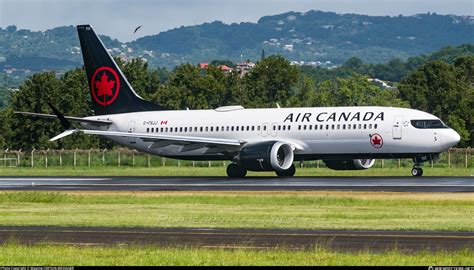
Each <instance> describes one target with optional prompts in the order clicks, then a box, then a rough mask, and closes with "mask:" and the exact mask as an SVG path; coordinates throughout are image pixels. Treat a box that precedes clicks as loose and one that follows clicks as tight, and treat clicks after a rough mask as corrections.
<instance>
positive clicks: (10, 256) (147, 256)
mask: <svg viewBox="0 0 474 270" xmlns="http://www.w3.org/2000/svg"><path fill="white" fill-rule="evenodd" d="M473 258H474V253H473V252H472V251H469V250H462V251H456V252H433V253H431V252H420V253H412V254H406V253H401V252H399V251H387V252H382V253H371V252H368V251H362V252H356V253H343V252H335V251H329V250H326V249H314V250H310V251H290V250H283V249H273V250H243V249H237V250H229V249H226V250H225V249H204V248H199V249H198V248H183V249H178V248H160V247H151V246H148V247H136V246H122V247H75V246H64V245H46V244H40V245H34V246H26V245H17V244H5V245H2V246H0V264H1V265H31V266H34V265H41V266H49V265H76V266H81V265H114V266H115V265H159V266H164V265H175V266H176V265H217V266H219V265H278V266H283V265H309V266H311V265H424V266H426V265H472V264H474V259H473Z"/></svg>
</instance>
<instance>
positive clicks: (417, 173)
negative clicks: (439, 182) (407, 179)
mask: <svg viewBox="0 0 474 270" xmlns="http://www.w3.org/2000/svg"><path fill="white" fill-rule="evenodd" d="M411 175H413V176H422V175H423V169H422V168H418V167H414V168H413V169H411Z"/></svg>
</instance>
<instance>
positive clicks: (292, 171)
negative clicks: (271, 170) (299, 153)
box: [276, 164, 296, 177]
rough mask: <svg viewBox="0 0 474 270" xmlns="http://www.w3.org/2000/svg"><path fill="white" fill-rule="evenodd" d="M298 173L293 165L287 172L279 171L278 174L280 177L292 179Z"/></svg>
mask: <svg viewBox="0 0 474 270" xmlns="http://www.w3.org/2000/svg"><path fill="white" fill-rule="evenodd" d="M295 173H296V168H295V165H294V164H291V167H290V168H288V169H287V170H285V171H277V172H276V174H277V175H278V176H280V177H292V176H294V175H295Z"/></svg>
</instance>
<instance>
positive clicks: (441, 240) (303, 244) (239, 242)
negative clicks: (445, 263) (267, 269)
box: [0, 226, 474, 252]
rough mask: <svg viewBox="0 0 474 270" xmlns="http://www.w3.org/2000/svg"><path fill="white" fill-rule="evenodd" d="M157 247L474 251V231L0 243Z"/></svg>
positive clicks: (18, 230) (132, 232)
mask: <svg viewBox="0 0 474 270" xmlns="http://www.w3.org/2000/svg"><path fill="white" fill-rule="evenodd" d="M8 241H15V242H17V243H18V242H19V243H23V244H34V243H48V244H70V245H83V246H94V245H157V246H166V247H183V246H186V247H207V248H254V249H268V248H275V247H283V248H287V249H311V248H315V247H324V248H329V249H333V250H343V251H356V250H371V251H375V252H380V251H383V250H390V249H394V248H397V249H398V250H399V251H402V252H413V251H419V250H430V251H440V250H459V249H470V250H474V232H422V231H417V232H415V231H333V230H327V231H325V230H285V229H212V228H202V229H182V228H170V229H160V228H111V227H37V226H31V227H30V226H27V227H13V226H0V243H5V242H8Z"/></svg>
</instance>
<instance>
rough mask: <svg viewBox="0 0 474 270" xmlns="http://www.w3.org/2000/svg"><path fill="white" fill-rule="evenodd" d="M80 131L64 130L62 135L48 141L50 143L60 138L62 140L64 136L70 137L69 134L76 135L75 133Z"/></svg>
mask: <svg viewBox="0 0 474 270" xmlns="http://www.w3.org/2000/svg"><path fill="white" fill-rule="evenodd" d="M80 131H81V130H79V129H69V130H66V131H64V132H63V133H61V134H59V135H57V136H56V137H54V138H51V139H50V140H49V141H50V142H54V141H56V140H59V139H61V138H64V137H66V136H69V135H71V134H74V133H77V132H80Z"/></svg>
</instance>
